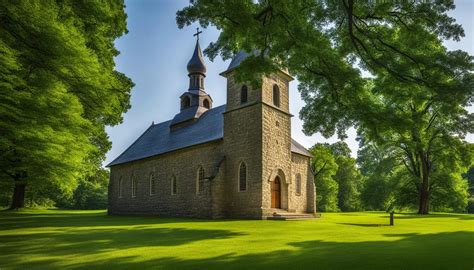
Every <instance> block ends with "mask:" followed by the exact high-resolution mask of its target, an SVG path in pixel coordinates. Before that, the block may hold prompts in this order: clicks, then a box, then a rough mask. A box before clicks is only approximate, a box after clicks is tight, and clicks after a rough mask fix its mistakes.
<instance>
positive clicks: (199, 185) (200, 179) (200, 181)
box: [196, 167, 204, 194]
mask: <svg viewBox="0 0 474 270" xmlns="http://www.w3.org/2000/svg"><path fill="white" fill-rule="evenodd" d="M203 191H204V169H203V168H202V167H199V169H198V171H197V179H196V193H198V194H200V193H202V192H203Z"/></svg>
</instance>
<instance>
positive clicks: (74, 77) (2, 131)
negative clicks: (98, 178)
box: [0, 0, 133, 208]
mask: <svg viewBox="0 0 474 270" xmlns="http://www.w3.org/2000/svg"><path fill="white" fill-rule="evenodd" d="M126 31H127V30H126V14H125V12H124V4H123V1H120V0H110V1H100V2H95V1H61V0H56V1H54V0H49V1H41V2H38V1H13V0H12V1H9V0H6V1H2V2H1V3H0V62H1V65H0V168H1V171H0V180H1V181H11V182H13V183H14V184H13V185H14V192H13V197H12V205H11V208H21V207H23V206H24V198H25V190H26V188H27V187H28V190H30V191H34V190H41V189H43V190H44V189H48V190H53V188H56V189H59V190H60V191H61V192H72V190H73V189H74V187H75V185H76V182H77V181H76V180H77V179H78V178H81V177H84V176H85V175H87V174H90V173H93V172H94V171H95V169H96V168H97V167H98V166H100V164H101V162H102V161H103V159H104V155H105V152H106V151H108V150H109V148H110V142H109V141H108V138H107V135H106V133H105V126H106V125H115V124H118V123H120V122H121V121H122V113H123V112H125V111H126V110H127V109H128V108H129V107H130V105H129V98H130V89H131V88H132V86H133V83H132V82H131V81H130V79H128V78H127V77H126V76H125V75H124V74H122V73H120V72H118V71H116V70H115V64H114V59H113V58H114V57H115V56H117V55H118V53H119V52H118V51H117V50H116V49H115V47H114V43H113V42H114V40H115V39H116V38H118V37H120V36H121V35H123V34H124V33H125V32H126ZM27 194H28V193H27Z"/></svg>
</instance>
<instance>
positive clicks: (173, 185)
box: [171, 175, 177, 195]
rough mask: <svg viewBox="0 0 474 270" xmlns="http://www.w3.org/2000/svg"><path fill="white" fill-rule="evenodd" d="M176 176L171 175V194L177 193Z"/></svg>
mask: <svg viewBox="0 0 474 270" xmlns="http://www.w3.org/2000/svg"><path fill="white" fill-rule="evenodd" d="M176 193H177V189H176V176H174V175H173V176H171V195H176Z"/></svg>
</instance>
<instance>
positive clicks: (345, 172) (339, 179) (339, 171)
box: [311, 141, 363, 212]
mask: <svg viewBox="0 0 474 270" xmlns="http://www.w3.org/2000/svg"><path fill="white" fill-rule="evenodd" d="M311 153H312V154H313V155H314V156H315V158H314V159H313V160H312V166H313V168H314V172H315V175H316V176H315V183H316V190H317V197H316V206H317V210H318V211H323V212H331V211H332V212H334V211H339V210H340V211H344V212H346V211H357V210H361V209H362V205H361V202H360V188H361V186H362V182H363V178H362V175H361V174H360V172H359V170H358V169H357V167H356V166H355V165H356V162H355V160H354V159H353V158H351V157H350V154H351V150H350V149H349V147H348V146H347V144H346V143H345V142H342V141H339V142H336V143H334V144H328V143H323V144H321V143H318V144H316V145H314V146H313V147H312V148H311Z"/></svg>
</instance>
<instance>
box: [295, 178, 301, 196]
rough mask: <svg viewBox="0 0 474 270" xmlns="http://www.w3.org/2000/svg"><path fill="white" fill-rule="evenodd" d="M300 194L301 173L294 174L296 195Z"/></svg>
mask: <svg viewBox="0 0 474 270" xmlns="http://www.w3.org/2000/svg"><path fill="white" fill-rule="evenodd" d="M300 194H301V174H297V175H296V195H300Z"/></svg>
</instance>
